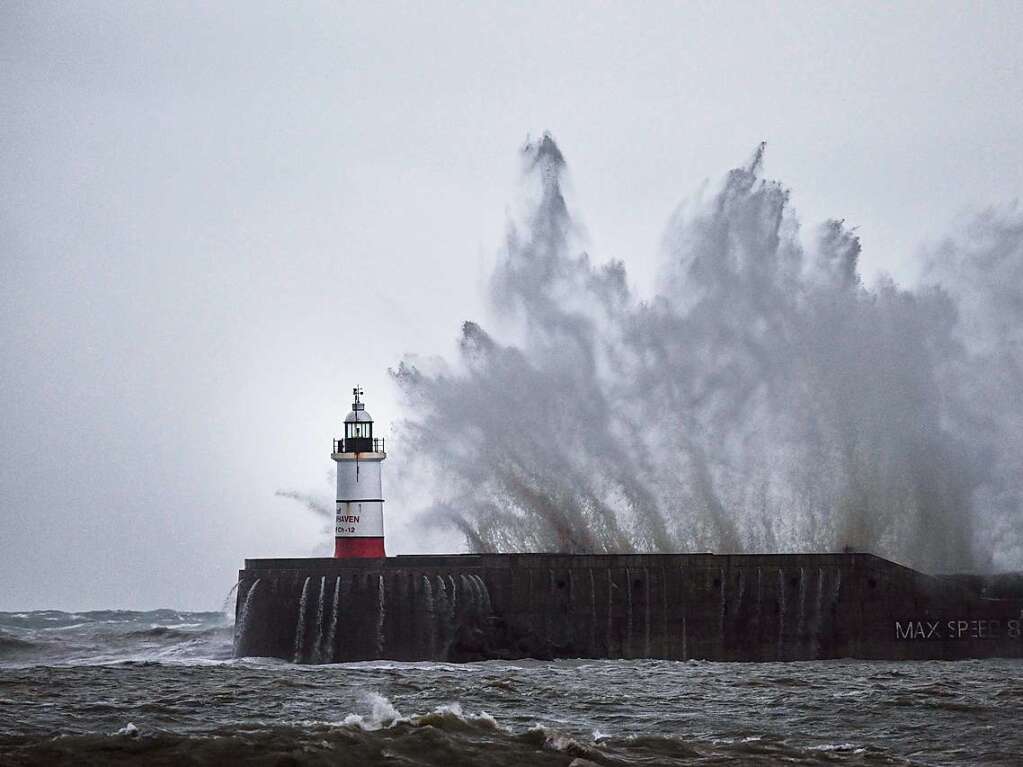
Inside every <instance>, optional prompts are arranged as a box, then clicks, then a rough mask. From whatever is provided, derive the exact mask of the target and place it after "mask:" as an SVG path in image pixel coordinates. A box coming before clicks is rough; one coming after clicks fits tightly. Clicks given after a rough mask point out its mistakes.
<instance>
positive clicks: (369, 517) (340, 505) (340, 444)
mask: <svg viewBox="0 0 1023 767" xmlns="http://www.w3.org/2000/svg"><path fill="white" fill-rule="evenodd" d="M352 394H353V395H354V399H355V402H353V403H352V412H350V413H349V414H348V415H347V416H346V417H345V433H344V438H343V439H336V440H334V449H333V452H332V453H331V455H330V457H331V458H333V459H334V460H335V461H336V462H337V516H336V518H335V525H334V558H335V559H347V558H352V557H383V556H386V555H385V554H384V496H383V489H382V487H381V484H380V464H381V463H383V461H384V459H385V458H386V457H387V453H385V452H384V440H383V439H377V438H376V437H374V436H373V418H372V417H371V416H370V414H369V413H368V412H366V405H365V404H364V403H363V401H362V394H363V393H362V388H361V387H358V386H357V387H355V388H354V389H352Z"/></svg>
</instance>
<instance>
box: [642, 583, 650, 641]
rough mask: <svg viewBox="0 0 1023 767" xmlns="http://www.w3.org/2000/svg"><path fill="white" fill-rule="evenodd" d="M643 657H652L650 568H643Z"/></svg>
mask: <svg viewBox="0 0 1023 767" xmlns="http://www.w3.org/2000/svg"><path fill="white" fill-rule="evenodd" d="M643 657H644V658H649V657H651V656H650V568H648V567H644V568H643Z"/></svg>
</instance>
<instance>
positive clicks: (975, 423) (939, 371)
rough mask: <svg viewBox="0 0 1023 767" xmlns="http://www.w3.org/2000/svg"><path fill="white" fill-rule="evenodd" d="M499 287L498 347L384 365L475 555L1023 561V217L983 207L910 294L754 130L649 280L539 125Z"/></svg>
mask: <svg viewBox="0 0 1023 767" xmlns="http://www.w3.org/2000/svg"><path fill="white" fill-rule="evenodd" d="M522 159H523V165H524V174H523V178H524V185H523V186H524V194H523V199H524V204H523V210H522V212H521V214H519V215H517V216H515V217H514V219H513V220H512V221H511V222H510V223H509V227H508V234H507V239H506V242H505V245H504V249H503V253H502V258H501V260H500V263H499V264H498V266H497V268H496V270H495V273H494V275H493V277H492V283H491V287H492V304H493V308H494V312H495V316H496V318H497V321H498V324H499V325H500V326H501V328H502V333H503V335H504V336H505V340H501V339H500V338H498V337H496V336H495V335H492V334H491V333H488V332H487V331H486V330H484V328H483V327H481V326H480V325H479V324H477V323H475V322H471V321H469V322H466V323H465V324H464V325H463V328H462V336H461V341H460V355H459V358H458V359H456V360H451V361H436V360H430V361H425V362H424V361H420V360H417V359H416V358H412V357H410V358H408V359H406V360H405V361H403V362H402V363H401V365H400V366H399V367H398V368H397V369H396V370H395V371H394V376H395V378H396V380H397V381H398V383H399V384H400V386H401V387H402V389H403V392H404V395H405V398H406V406H407V407H406V413H407V418H406V419H405V420H404V422H403V423H401V424H400V431H401V433H400V439H401V440H402V441H403V443H404V448H403V451H402V452H403V453H404V455H405V456H407V457H408V460H409V461H414V465H413V467H412V469H411V473H412V474H414V475H415V476H416V477H417V479H416V481H417V482H422V483H424V486H425V487H428V488H430V497H431V498H432V499H433V503H432V504H431V506H430V508H429V509H428V510H427V511H426V512H425V518H426V519H427V520H430V521H432V522H434V523H436V524H442V525H448V526H453V527H454V528H456V529H457V530H458V531H459V532H461V533H462V534H463V535H464V536H465V539H466V541H467V545H468V548H469V549H470V550H473V551H484V552H492V551H506V552H509V551H564V552H633V551H655V552H667V551H715V552H719V553H726V552H753V551H757V552H776V551H782V552H784V551H837V550H841V549H843V548H845V547H851V548H852V549H855V550H865V551H871V552H873V553H876V554H879V555H881V556H885V557H889V558H891V559H894V560H896V561H899V562H902V563H905V564H908V565H911V566H915V567H919V568H923V569H926V570H931V571H951V570H975V569H986V568H998V569H1003V568H1013V567H1016V568H1018V567H1020V566H1021V564H1023V541H1021V537H1020V535H1021V533H1020V531H1021V525H1020V520H1021V514H1020V510H1021V498H1023V487H1021V484H1023V414H1021V413H1023V409H1021V407H1020V405H1021V396H1020V392H1021V391H1023V344H1021V341H1023V337H1021V336H1023V214H1021V211H1020V210H1019V209H1018V207H1011V208H1007V209H1004V210H1001V211H988V212H985V213H984V214H982V215H979V216H977V217H975V218H974V219H973V220H972V221H969V222H967V223H966V224H964V225H962V226H961V227H960V229H959V231H957V232H956V233H955V234H953V235H951V236H948V237H947V238H946V239H945V240H944V241H941V244H940V245H939V246H937V247H934V248H932V249H931V251H930V252H928V253H926V254H925V263H924V264H923V269H922V274H923V278H922V280H921V283H920V284H919V285H917V286H915V287H913V288H912V289H907V288H904V287H900V286H898V285H896V284H895V283H894V282H893V281H892V280H891V279H889V278H887V277H881V278H880V279H878V280H877V281H876V282H875V283H874V284H872V285H865V284H864V283H863V281H862V279H861V276H860V273H859V270H858V259H859V255H860V250H861V244H860V241H859V239H858V237H857V236H856V233H855V231H854V229H852V228H850V227H849V226H847V225H846V224H845V223H844V222H843V221H840V220H832V221H827V222H825V223H824V224H822V225H820V226H817V227H816V228H814V229H812V230H807V229H806V228H802V229H801V227H800V223H799V221H798V218H797V216H796V213H795V211H794V210H793V209H792V206H791V204H790V200H789V193H788V191H787V189H786V188H785V187H784V186H782V185H781V184H780V183H778V182H775V181H770V180H767V179H765V178H764V177H763V175H762V164H763V159H764V146H763V145H761V146H760V147H758V148H757V150H756V151H755V152H754V154H753V156H752V158H751V159H750V160H749V161H748V162H747V163H746V164H745V165H743V166H741V167H738V168H735V169H733V170H731V171H730V172H729V173H728V174H727V175H726V176H725V178H724V179H723V180H722V181H721V182H720V183H719V184H718V185H717V186H716V187H715V188H713V189H708V190H705V191H704V192H703V193H701V194H699V195H698V196H696V197H695V198H693V199H692V200H691V201H689V202H688V203H686V204H685V205H683V206H682V207H680V209H679V210H678V211H677V213H676V214H675V215H674V216H673V217H672V219H671V221H670V222H669V223H668V227H667V231H666V234H665V237H664V248H663V251H664V253H663V265H662V269H661V275H660V278H659V280H658V284H657V288H656V291H655V295H653V296H651V297H641V296H637V295H635V294H634V293H633V292H632V291H631V290H630V287H629V284H628V279H627V273H626V268H625V265H624V263H623V262H621V261H611V262H608V263H606V264H597V263H594V262H593V261H592V260H591V259H590V257H589V256H588V255H587V254H586V253H585V251H584V250H583V249H582V247H581V245H580V236H579V229H578V227H577V224H576V222H575V220H574V218H573V216H572V215H571V214H570V212H569V207H568V205H567V204H566V200H565V197H564V194H563V180H564V177H565V173H566V163H565V160H564V158H563V156H562V154H561V152H560V150H559V149H558V147H557V146H556V144H555V142H554V141H553V139H552V138H551V137H550V136H544V137H543V138H542V139H541V140H539V141H536V142H532V143H529V144H527V145H526V146H525V147H524V149H523V151H522Z"/></svg>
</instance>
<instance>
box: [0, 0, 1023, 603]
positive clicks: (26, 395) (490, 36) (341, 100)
mask: <svg viewBox="0 0 1023 767" xmlns="http://www.w3.org/2000/svg"><path fill="white" fill-rule="evenodd" d="M1021 32H1023V4H1021V3H1018V2H1006V3H994V2H987V3H948V2H946V3H919V4H918V3H903V4H896V5H888V4H884V5H881V4H877V5H870V4H866V3H848V4H844V3H827V4H825V3H816V2H812V3H795V2H790V3H778V2H770V3H742V4H739V3H734V4H724V3H717V2H715V3H705V4H703V3H685V4H683V3H678V4H669V3H620V4H616V3H514V4H513V3H507V2H497V3H482V2H480V3H465V4H455V3H446V4H442V3H437V4H419V3H408V4H390V3H365V2H362V3H328V4H317V3H279V4H270V5H267V4H262V3H255V2H244V3H237V4H228V3H201V4H198V3H197V4H194V5H193V4H185V3H138V2H131V3H124V4H120V3H75V4H63V5H59V6H58V5H55V4H50V3H41V2H31V3H14V2H6V3H4V4H3V5H2V7H0V158H2V163H3V166H2V167H3V171H2V173H0V266H2V271H0V426H2V430H0V434H2V447H0V450H2V462H0V609H4V610H14V609H30V608H63V609H88V608H101V607H125V608H129V607H138V608H153V607H179V608H215V607H219V606H220V603H221V601H222V600H223V599H224V596H225V595H226V593H227V591H228V589H229V588H230V587H231V585H232V584H233V583H234V580H235V576H236V571H237V569H238V568H239V567H241V565H242V561H243V559H244V558H245V557H246V556H249V557H253V556H306V555H310V554H313V553H316V552H321V553H322V552H326V551H328V550H329V548H330V546H331V541H330V539H329V535H328V534H327V533H324V532H323V529H322V528H323V523H322V521H321V520H319V519H317V518H316V517H315V516H314V515H312V514H310V513H307V512H305V511H303V509H302V508H301V506H300V505H299V504H296V503H295V502H294V501H289V500H286V499H283V498H279V497H275V495H274V492H275V491H276V490H278V489H280V488H289V489H296V490H299V491H302V492H309V493H313V494H318V495H321V496H322V497H324V498H325V499H328V500H329V499H331V498H332V495H333V489H332V487H331V482H332V480H331V479H330V477H332V475H333V470H334V467H333V463H332V461H331V460H330V457H329V452H330V440H331V438H332V437H333V436H336V435H337V434H338V433H339V423H340V421H341V419H343V417H344V415H345V414H346V412H347V411H348V409H349V404H350V390H351V387H352V386H353V385H355V384H356V383H361V384H362V385H363V386H364V388H365V390H366V399H367V402H368V408H369V410H370V411H371V412H372V413H373V415H374V417H375V418H376V419H377V422H378V423H379V424H380V427H381V428H382V431H383V432H384V434H385V435H386V434H387V432H388V424H390V423H392V422H393V421H394V420H395V419H396V418H399V417H400V416H401V411H400V406H399V403H398V398H397V392H396V390H395V388H394V387H393V385H392V384H391V383H390V381H389V379H388V376H387V368H388V367H390V366H394V365H396V364H397V362H398V361H399V360H400V359H401V357H402V355H403V354H405V353H408V352H413V353H417V354H426V355H434V354H440V355H448V354H449V353H450V351H451V349H452V348H453V344H454V339H455V338H456V336H457V333H458V331H459V325H460V323H461V322H462V321H463V320H465V319H469V318H473V319H477V318H483V319H485V318H486V309H485V295H484V291H485V286H486V281H487V278H488V275H489V273H490V269H491V268H492V266H493V264H494V262H495V258H496V254H497V252H498V249H499V247H500V244H501V238H502V233H503V229H504V222H505V215H506V214H505V211H506V209H507V207H508V205H509V204H510V203H511V202H513V201H514V199H515V194H516V173H517V165H516V163H517V157H516V153H517V150H518V148H519V147H520V146H521V145H522V143H523V141H524V140H525V139H526V137H527V135H533V136H536V135H537V134H539V133H541V132H543V131H544V130H550V131H551V132H552V133H553V134H554V136H555V137H556V138H557V140H558V142H559V144H560V146H561V148H562V150H563V151H564V153H565V155H566V159H567V161H568V164H569V172H570V175H571V179H572V190H571V191H572V198H571V200H570V204H571V206H572V208H573V211H574V212H575V213H577V215H578V216H579V218H580V220H581V222H582V223H583V225H584V226H585V230H586V232H587V235H588V241H589V248H590V253H591V255H592V256H593V258H594V259H596V260H597V261H604V260H607V259H610V258H619V259H622V260H624V261H625V262H626V265H627V268H628V270H629V274H630V278H631V279H632V280H633V281H634V284H635V287H636V290H637V291H638V292H639V293H640V294H643V293H644V292H646V291H648V290H649V286H650V284H651V283H652V279H653V276H654V274H655V271H656V269H657V265H658V263H659V261H658V259H659V243H660V240H661V237H662V234H663V231H664V227H665V225H666V223H667V221H668V217H669V216H670V214H671V212H672V210H673V209H674V208H675V207H676V206H677V205H678V204H679V203H680V202H681V201H682V200H683V199H684V198H686V197H687V196H689V195H691V194H693V193H694V192H695V191H696V190H697V189H698V188H699V186H700V184H701V183H703V182H704V181H705V180H707V179H717V178H718V177H720V176H721V175H722V174H723V173H724V172H726V171H727V170H728V169H729V168H731V167H733V166H735V165H737V164H739V163H741V162H743V161H744V160H745V159H746V158H747V157H748V156H749V155H750V153H751V152H752V150H753V149H754V147H755V146H756V144H757V143H758V142H759V141H761V140H766V141H767V142H768V155H767V163H766V173H767V175H768V176H770V177H773V178H777V179H780V180H781V181H783V182H784V183H785V184H787V185H788V186H789V187H791V189H792V195H793V202H794V205H795V207H796V208H797V209H798V211H799V212H800V216H801V219H802V220H803V221H804V223H805V224H807V225H810V224H814V223H816V222H819V221H820V220H822V219H824V218H827V217H840V218H845V219H846V221H847V222H849V223H851V224H852V225H855V226H858V227H859V233H860V236H861V237H862V240H863V245H864V254H863V258H862V267H863V271H864V274H865V277H866V278H867V279H868V280H869V279H870V278H871V277H872V275H874V274H875V273H876V272H878V271H887V272H889V273H891V274H893V275H894V276H895V277H896V279H897V280H899V281H900V282H903V283H912V282H913V281H914V280H915V277H916V269H917V266H916V260H915V257H916V254H917V252H918V249H919V247H920V246H921V245H922V244H924V243H926V242H929V241H931V242H933V241H934V240H936V239H938V238H940V237H941V236H942V235H943V234H944V233H945V232H946V231H947V230H948V229H949V228H950V226H951V225H952V224H953V223H954V222H955V220H956V218H957V216H961V215H963V214H964V213H967V212H969V211H971V210H975V209H977V208H982V207H984V206H988V205H991V204H1002V203H1006V202H1011V201H1012V200H1014V199H1016V198H1018V197H1019V195H1020V193H1021V188H1023V147H1021V142H1020V137H1021V136H1023V108H1021V106H1020V101H1021V93H1023V90H1021V87H1023V86H1021V81H1023V54H1021V50H1023V46H1021V45H1020V35H1021ZM389 447H390V453H391V455H390V457H389V459H388V462H387V463H385V464H384V472H385V473H384V482H385V487H384V489H385V497H387V498H389V499H390V502H389V503H388V505H387V507H386V515H387V526H388V532H389V539H388V549H389V553H392V554H400V553H412V552H415V551H419V550H422V549H423V548H424V547H433V548H437V547H441V548H444V547H447V548H455V547H457V546H459V545H460V542H459V541H458V540H457V539H455V538H452V539H451V540H450V541H444V540H438V539H437V538H436V537H434V538H423V537H422V536H420V535H418V534H417V531H416V530H415V529H414V528H413V527H412V526H411V525H410V524H409V523H408V518H409V516H411V509H412V508H414V507H415V506H416V505H417V503H420V504H422V503H425V501H426V500H428V499H417V498H416V495H415V489H414V488H409V487H400V488H399V487H396V485H399V484H400V479H399V478H398V475H399V473H400V471H401V462H402V455H401V445H400V444H395V443H393V442H392V444H391V445H389Z"/></svg>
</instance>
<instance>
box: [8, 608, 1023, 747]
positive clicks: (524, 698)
mask: <svg viewBox="0 0 1023 767" xmlns="http://www.w3.org/2000/svg"><path fill="white" fill-rule="evenodd" d="M232 636H233V627H232V626H231V625H230V623H228V621H227V619H226V618H225V617H224V616H223V615H221V614H219V613H177V612H173V611H157V612H149V613H123V612H98V613H82V614H69V613H59V612H36V613H19V614H12V613H0V764H3V765H9V764H10V765H21V764H104V765H105V764H126V763H139V764H142V763H145V764H178V763H194V764H232V763H246V764H342V765H372V764H393V765H445V767H452V766H453V765H475V764H493V765H532V764H536V765H570V764H573V763H574V764H575V767H588V765H589V764H590V763H593V764H599V765H625V764H644V765H688V764H699V765H714V764H764V765H767V764H778V763H790V764H807V765H818V764H821V765H823V764H855V765H875V764H877V765H880V764H928V765H947V764H970V765H972V764H1001V765H1019V764H1021V763H1023V732H1021V728H1020V727H1019V722H1020V707H1021V705H1023V661H1008V660H994V661H991V660H988V661H968V662H958V663H943V662H926V663H924V662H917V663H887V662H884V663H881V662H862V661H833V662H814V663H788V664H773V663H768V664H729V663H703V662H692V661H691V662H688V663H674V662H667V661H559V662H529V661H526V662H516V663H508V662H489V663H478V664H467V665H449V664H430V663H388V662H375V663H355V664H341V665H331V666H295V665H292V664H288V663H284V662H281V661H271V660H263V659H245V660H233V659H231V657H230V656H231V643H232Z"/></svg>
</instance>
